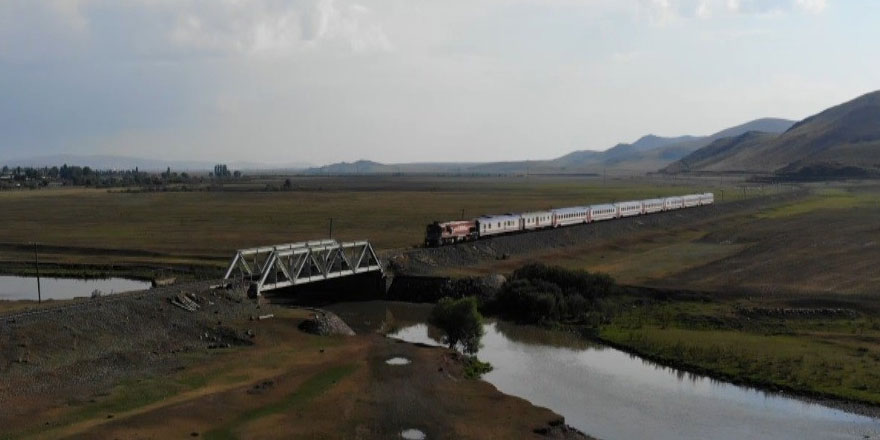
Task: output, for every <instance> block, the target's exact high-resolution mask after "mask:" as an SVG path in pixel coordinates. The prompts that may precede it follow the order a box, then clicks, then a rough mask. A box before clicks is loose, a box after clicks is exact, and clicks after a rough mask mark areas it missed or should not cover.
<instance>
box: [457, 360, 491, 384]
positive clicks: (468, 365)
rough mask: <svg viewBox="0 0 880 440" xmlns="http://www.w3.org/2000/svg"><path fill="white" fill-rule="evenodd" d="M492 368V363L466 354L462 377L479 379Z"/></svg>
mask: <svg viewBox="0 0 880 440" xmlns="http://www.w3.org/2000/svg"><path fill="white" fill-rule="evenodd" d="M492 370H493V367H492V364H490V363H488V362H483V361H481V360H479V359H477V357H476V356H466V357H465V359H464V377H466V378H468V379H479V378H481V377H483V375H484V374H486V373H488V372H490V371H492Z"/></svg>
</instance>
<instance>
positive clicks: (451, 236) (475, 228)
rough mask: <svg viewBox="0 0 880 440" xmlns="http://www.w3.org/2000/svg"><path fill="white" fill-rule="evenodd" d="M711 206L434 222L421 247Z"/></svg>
mask: <svg viewBox="0 0 880 440" xmlns="http://www.w3.org/2000/svg"><path fill="white" fill-rule="evenodd" d="M712 203H715V195H714V194H713V193H710V192H709V193H703V194H685V195H683V196H674V197H665V198H657V199H647V200H630V201H626V202H618V203H607V204H601V205H589V206H572V207H568V208H557V209H550V210H546V211H532V212H524V213H520V214H501V215H484V216H480V217H477V218H475V219H471V220H453V221H447V222H442V223H441V222H438V221H435V222H434V223H431V224H429V225H428V227H427V228H426V229H425V246H427V247H435V246H443V245H447V244H453V243H458V242H462V241H469V240H477V239H480V238H483V237H490V236H494V235H502V234H510V233H515V232H527V231H535V230H539V229H547V228H559V227H563V226H571V225H577V224H584V223H592V222H597V221H603V220H613V219H617V218H623V217H632V216H636V215H646V214H653V213H657V212H664V211H673V210H676V209H684V208H693V207H696V206H704V205H710V204H712Z"/></svg>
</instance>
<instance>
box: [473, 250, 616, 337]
mask: <svg viewBox="0 0 880 440" xmlns="http://www.w3.org/2000/svg"><path fill="white" fill-rule="evenodd" d="M614 286H615V284H614V279H613V278H611V277H610V276H608V275H605V274H591V273H589V272H586V271H573V270H568V269H563V268H560V267H550V266H545V265H542V264H530V265H527V266H524V267H522V268H520V269H518V270H516V271H515V272H514V273H513V276H512V277H511V278H510V279H509V280H508V281H507V282H506V283H504V285H503V286H502V287H501V289H500V290H499V291H498V293H497V294H496V295H495V296H494V297H493V298H492V299H490V300H489V301H488V302H487V304H486V307H487V309H488V310H489V311H491V312H492V313H497V314H499V315H501V316H502V317H503V318H505V319H513V320H516V321H520V322H530V323H550V322H558V321H562V320H568V321H571V320H582V319H584V317H585V316H587V315H588V314H589V312H590V311H591V310H592V309H593V308H594V307H593V306H594V304H595V302H596V300H597V299H599V298H601V297H604V296H607V295H609V294H611V293H612V291H613V289H614Z"/></svg>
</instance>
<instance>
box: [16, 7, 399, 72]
mask: <svg viewBox="0 0 880 440" xmlns="http://www.w3.org/2000/svg"><path fill="white" fill-rule="evenodd" d="M74 43H76V44H78V46H75V47H74V46H73V44H74ZM392 48H393V46H392V44H391V41H390V39H389V38H388V36H387V34H386V33H385V31H384V28H383V25H382V22H381V19H380V17H379V15H378V14H375V13H374V12H373V11H372V9H371V8H369V7H367V6H365V5H363V4H360V3H357V2H356V1H353V0H251V1H241V0H126V1H124V2H120V1H118V0H46V1H43V0H3V1H0V61H4V60H5V61H7V62H15V63H24V62H31V61H35V60H39V61H47V60H51V59H53V58H54V57H58V56H63V57H68V56H72V55H71V54H74V55H76V56H95V57H113V58H115V59H124V58H137V57H168V56H192V55H199V54H202V55H212V56H218V55H219V56H235V55H242V54H245V55H247V54H271V55H294V54H297V53H299V52H302V51H305V50H314V49H326V50H338V51H344V52H350V53H370V52H384V51H390V50H391V49H392Z"/></svg>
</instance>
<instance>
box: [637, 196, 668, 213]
mask: <svg viewBox="0 0 880 440" xmlns="http://www.w3.org/2000/svg"><path fill="white" fill-rule="evenodd" d="M662 210H663V199H648V200H642V211H643V212H644V213H645V214H653V213H655V212H660V211H662Z"/></svg>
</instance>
